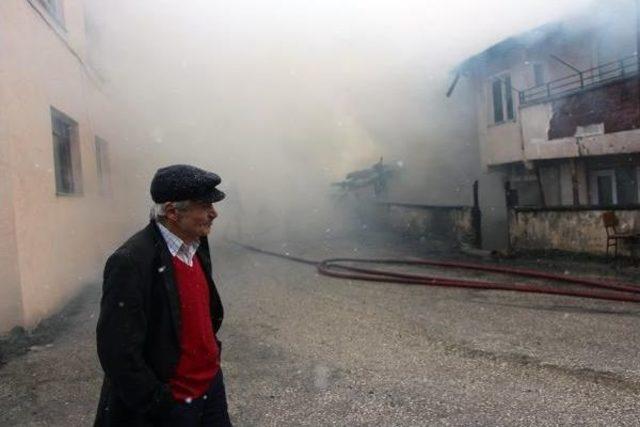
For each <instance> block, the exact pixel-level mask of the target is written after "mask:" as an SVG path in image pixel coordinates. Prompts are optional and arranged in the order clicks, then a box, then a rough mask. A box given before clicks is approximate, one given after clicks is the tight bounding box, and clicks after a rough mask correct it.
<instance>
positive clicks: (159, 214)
mask: <svg viewBox="0 0 640 427" xmlns="http://www.w3.org/2000/svg"><path fill="white" fill-rule="evenodd" d="M169 203H171V204H173V206H174V207H175V208H176V209H177V210H179V211H184V210H186V209H187V208H189V203H190V202H189V200H184V201H181V202H165V203H154V204H153V205H151V210H150V212H149V218H150V219H153V220H155V221H159V220H161V219H164V218H165V217H166V216H167V205H168V204H169Z"/></svg>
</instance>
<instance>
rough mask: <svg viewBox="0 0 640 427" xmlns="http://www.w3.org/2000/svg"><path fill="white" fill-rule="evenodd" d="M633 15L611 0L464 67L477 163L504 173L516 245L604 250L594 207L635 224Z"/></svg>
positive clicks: (639, 154)
mask: <svg viewBox="0 0 640 427" xmlns="http://www.w3.org/2000/svg"><path fill="white" fill-rule="evenodd" d="M636 17H637V11H636V9H635V3H634V2H630V1H625V0H621V1H612V2H607V3H606V5H603V6H602V8H601V9H594V10H589V11H588V13H587V12H584V13H577V14H576V15H575V16H574V17H572V18H570V19H567V20H565V21H562V22H556V23H550V24H547V25H544V26H542V27H540V28H537V29H535V30H532V31H529V32H527V33H524V34H520V35H518V36H514V37H511V38H509V39H507V40H504V41H502V42H500V43H498V44H496V45H494V46H492V47H490V48H489V49H487V50H485V51H484V52H482V53H480V54H479V55H476V56H474V57H472V58H470V59H469V60H467V61H466V62H465V63H464V64H462V66H461V67H460V72H461V73H462V74H463V75H466V76H467V77H468V78H469V79H470V80H471V82H472V84H473V87H474V88H475V89H474V90H475V94H476V96H475V99H476V110H477V117H478V137H479V143H480V152H481V161H482V166H483V168H484V170H486V171H490V172H494V173H497V174H501V175H502V176H503V182H504V185H505V198H506V200H507V205H508V206H509V208H510V220H509V225H510V230H509V233H510V240H511V243H512V244H513V245H514V246H516V249H518V248H526V249H562V250H569V251H586V252H594V253H601V252H603V251H604V250H605V244H604V239H605V238H606V235H605V234H604V233H605V230H604V227H603V225H602V222H601V219H600V215H599V213H600V211H606V210H614V211H619V216H620V217H621V221H620V227H622V228H623V229H625V230H633V229H636V228H637V227H640V218H638V215H637V209H638V205H639V203H640V185H639V182H640V129H639V128H640V102H639V101H640V92H639V90H638V88H639V87H640V81H639V78H638V55H637V42H638V26H637V20H636ZM543 211H544V215H543ZM587 211H591V213H590V214H588V215H587V214H585V212H587ZM552 212H555V214H552ZM523 221H525V222H526V224H524V223H523ZM554 221H555V223H556V224H555V225H556V226H554ZM636 222H637V224H636ZM561 224H562V226H561ZM567 227H568V229H567ZM629 249H631V248H629Z"/></svg>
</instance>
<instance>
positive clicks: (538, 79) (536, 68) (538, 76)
mask: <svg viewBox="0 0 640 427" xmlns="http://www.w3.org/2000/svg"><path fill="white" fill-rule="evenodd" d="M543 84H544V66H543V65H542V64H533V85H534V86H535V87H538V86H542V85H543Z"/></svg>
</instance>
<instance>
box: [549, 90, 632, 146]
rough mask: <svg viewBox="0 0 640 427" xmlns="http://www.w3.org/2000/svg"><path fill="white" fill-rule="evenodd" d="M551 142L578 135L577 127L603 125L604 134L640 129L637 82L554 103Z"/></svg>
mask: <svg viewBox="0 0 640 427" xmlns="http://www.w3.org/2000/svg"><path fill="white" fill-rule="evenodd" d="M552 110H553V116H552V117H551V120H550V122H549V132H548V139H550V140H551V139H558V138H566V137H571V136H575V135H576V134H577V132H578V127H587V126H591V125H600V124H604V130H603V131H604V133H613V132H621V131H625V130H631V129H636V128H638V127H640V116H638V82H637V80H636V79H635V78H630V79H627V80H624V81H621V82H616V83H613V84H609V85H607V86H604V87H601V88H598V89H594V90H590V91H587V92H582V93H578V94H575V95H572V96H567V97H564V98H561V99H558V100H555V101H553V102H552Z"/></svg>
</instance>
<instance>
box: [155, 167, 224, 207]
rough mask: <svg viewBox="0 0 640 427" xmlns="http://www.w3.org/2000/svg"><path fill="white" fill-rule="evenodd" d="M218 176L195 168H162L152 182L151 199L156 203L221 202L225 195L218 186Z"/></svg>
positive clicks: (219, 180)
mask: <svg viewBox="0 0 640 427" xmlns="http://www.w3.org/2000/svg"><path fill="white" fill-rule="evenodd" d="M221 181H222V180H221V179H220V177H219V176H218V175H216V174H215V173H213V172H209V171H206V170H203V169H200V168H197V167H195V166H190V165H171V166H167V167H164V168H160V169H158V170H157V171H156V174H155V175H154V176H153V179H152V180H151V198H152V199H153V201H154V202H156V203H165V202H181V201H184V200H201V201H205V202H211V203H213V202H219V201H220V200H222V199H224V197H225V194H224V193H223V192H222V191H220V190H218V189H217V188H216V186H217V185H218V184H220V182H221Z"/></svg>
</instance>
